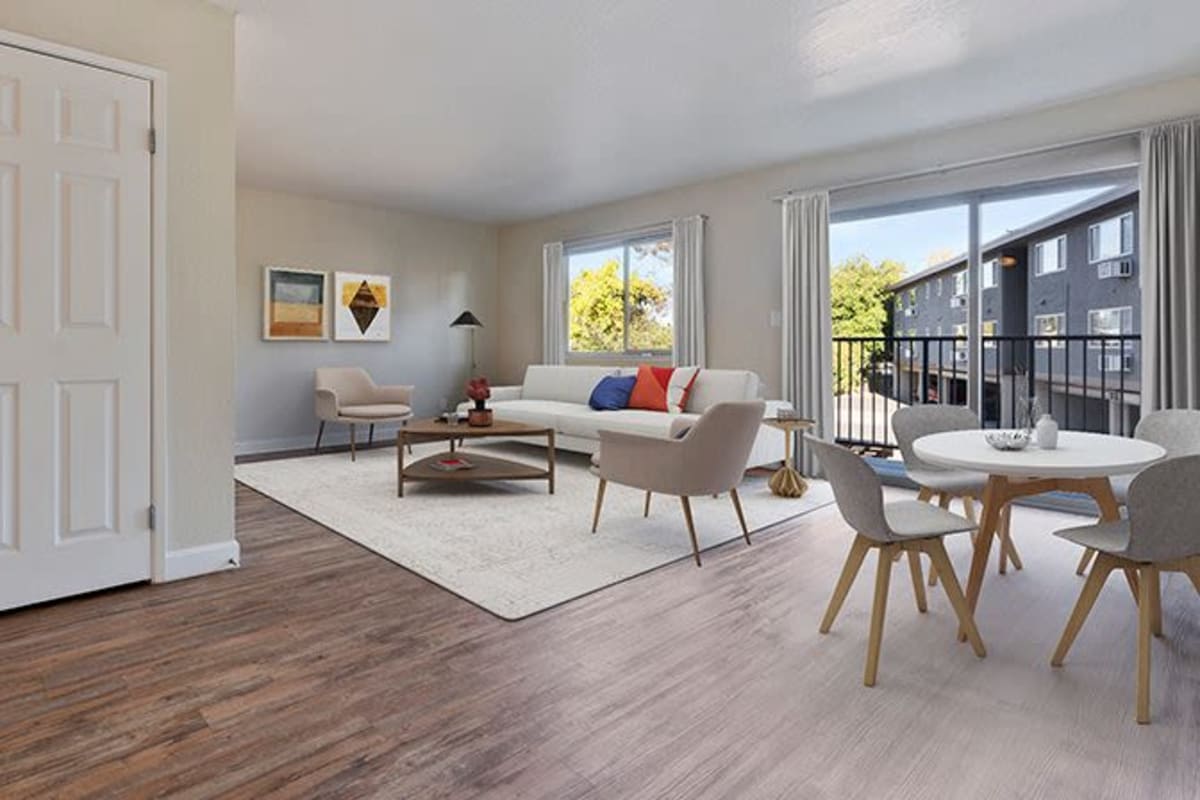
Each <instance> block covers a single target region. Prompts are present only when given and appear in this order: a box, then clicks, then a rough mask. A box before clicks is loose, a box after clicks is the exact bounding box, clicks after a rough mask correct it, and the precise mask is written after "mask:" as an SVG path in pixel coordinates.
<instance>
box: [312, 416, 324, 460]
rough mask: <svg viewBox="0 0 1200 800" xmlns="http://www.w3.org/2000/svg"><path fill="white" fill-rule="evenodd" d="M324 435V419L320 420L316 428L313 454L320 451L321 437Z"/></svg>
mask: <svg viewBox="0 0 1200 800" xmlns="http://www.w3.org/2000/svg"><path fill="white" fill-rule="evenodd" d="M324 435H325V420H321V425H320V427H318V428H317V444H316V446H315V447H313V455H316V454H317V453H319V452H321V437H322V436H324Z"/></svg>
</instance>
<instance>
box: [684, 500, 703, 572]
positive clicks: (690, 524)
mask: <svg viewBox="0 0 1200 800" xmlns="http://www.w3.org/2000/svg"><path fill="white" fill-rule="evenodd" d="M679 500H680V501H681V502H682V503H683V518H684V520H685V521H686V522H687V529H688V536H690V537H691V538H692V556H693V557H694V558H695V559H696V566H697V567H698V566H700V542H699V541H698V540H697V539H696V523H695V522H694V521H693V520H692V502H691V501H690V500H688V499H687V498H686V497H680V498H679Z"/></svg>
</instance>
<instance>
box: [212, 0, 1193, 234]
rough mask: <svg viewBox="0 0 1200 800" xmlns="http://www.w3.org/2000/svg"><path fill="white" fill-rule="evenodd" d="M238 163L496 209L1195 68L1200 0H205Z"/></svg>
mask: <svg viewBox="0 0 1200 800" xmlns="http://www.w3.org/2000/svg"><path fill="white" fill-rule="evenodd" d="M216 1H217V2H218V3H219V4H221V5H224V6H226V7H229V8H233V9H236V10H237V11H238V12H239V18H238V23H237V37H238V38H237V90H238V169H239V177H240V179H241V180H244V181H245V182H248V183H250V184H253V185H258V186H269V187H276V188H281V189H288V190H294V191H302V192H312V193H319V194H326V195H331V196H337V197H346V198H353V199H358V200H364V201H369V202H373V203H380V204H384V205H389V206H396V207H401V208H407V209H412V210H422V211H430V212H436V213H444V214H450V215H454V216H459V217H467V218H473V219H480V220H490V221H508V220H514V219H521V218H527V217H533V216H539V215H543V214H548V213H551V212H555V211H560V210H565V209H569V208H575V207H579V206H584V205H589V204H592V203H597V202H601V201H605V200H611V199H615V198H619V197H625V196H629V195H633V194H638V193H641V192H646V191H651V190H654V189H660V188H664V187H668V186H674V185H678V184H682V183H687V182H691V181H694V180H698V179H701V178H705V177H710V176H714V175H720V174H726V173H730V172H736V171H739V170H744V169H749V168H752V167H756V166H762V165H765V164H770V163H774V162H780V161H786V160H789V159H794V158H797V157H801V156H804V155H808V154H812V153H816V152H821V151H825V150H830V149H841V148H845V147H848V146H854V145H858V144H863V143H865V142H871V141H880V140H885V139H891V138H895V137H898V136H903V135H907V134H913V133H918V132H921V131H924V130H930V129H934V128H941V127H944V126H948V125H957V124H965V123H969V122H973V121H978V120H983V119H987V118H992V117H999V116H1004V115H1008V114H1011V113H1014V112H1018V111H1022V110H1027V109H1031V108H1034V107H1038V106H1044V105H1047V104H1050V103H1055V102H1060V101H1065V100H1069V99H1073V98H1077V97H1080V96H1084V95H1088V94H1095V93H1098V92H1103V91H1109V90H1112V89H1115V88H1120V87H1122V86H1128V85H1133V84H1138V83H1143V82H1147V81H1150V80H1153V79H1157V78H1160V77H1167V76H1171V75H1176V74H1184V73H1196V72H1200V33H1198V31H1200V2H1197V0H1003V1H1000V0H216Z"/></svg>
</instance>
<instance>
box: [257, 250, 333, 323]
mask: <svg viewBox="0 0 1200 800" xmlns="http://www.w3.org/2000/svg"><path fill="white" fill-rule="evenodd" d="M325 284H326V273H324V272H317V271H315V270H307V269H291V268H288V267H267V268H266V269H265V270H264V271H263V338H264V339H267V340H278V339H284V340H286V339H291V340H300V341H305V340H317V341H319V340H322V339H328V338H329V315H328V312H327V311H326V310H325Z"/></svg>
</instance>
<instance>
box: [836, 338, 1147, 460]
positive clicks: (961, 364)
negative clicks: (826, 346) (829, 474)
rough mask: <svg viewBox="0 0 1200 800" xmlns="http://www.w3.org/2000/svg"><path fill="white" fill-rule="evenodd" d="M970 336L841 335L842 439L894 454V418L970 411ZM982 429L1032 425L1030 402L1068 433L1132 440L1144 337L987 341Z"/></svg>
mask: <svg viewBox="0 0 1200 800" xmlns="http://www.w3.org/2000/svg"><path fill="white" fill-rule="evenodd" d="M968 346H969V345H968V342H967V339H966V337H961V336H847V337H834V340H833V356H834V369H835V391H836V393H837V397H836V398H835V404H834V407H835V415H834V435H835V437H836V438H837V440H838V441H839V442H842V443H843V444H847V445H851V446H855V447H859V448H861V449H864V450H874V451H889V450H891V449H893V448H895V447H896V439H895V436H894V435H893V434H892V429H891V418H892V414H893V413H894V412H895V411H896V409H898V408H901V407H903V406H908V405H914V404H917V403H947V404H951V405H966V404H967V399H968V384H969V378H970V377H971V375H969V374H968V358H967V348H968ZM980 350H981V354H980V357H979V358H978V359H977V360H976V373H977V374H976V376H975V379H976V380H978V381H982V389H983V391H982V395H983V403H982V407H981V408H980V419H981V421H982V423H983V426H984V427H989V428H1001V427H1004V428H1008V427H1017V426H1019V425H1022V424H1023V423H1024V417H1026V416H1028V410H1029V401H1031V400H1033V399H1036V401H1037V411H1038V412H1039V413H1048V414H1051V415H1053V416H1054V418H1055V419H1056V420H1057V421H1058V423H1059V425H1060V426H1061V427H1063V428H1064V429H1067V430H1084V431H1095V432H1101V433H1114V434H1118V435H1122V436H1128V435H1130V434H1131V433H1132V431H1133V426H1134V424H1136V422H1137V418H1138V414H1139V410H1140V406H1141V337H1140V336H1137V335H1124V336H983V337H980Z"/></svg>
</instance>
